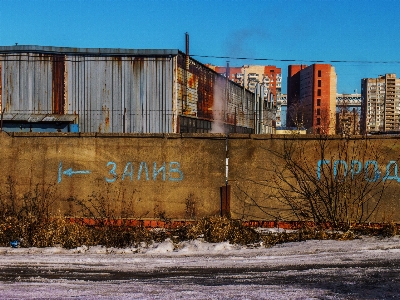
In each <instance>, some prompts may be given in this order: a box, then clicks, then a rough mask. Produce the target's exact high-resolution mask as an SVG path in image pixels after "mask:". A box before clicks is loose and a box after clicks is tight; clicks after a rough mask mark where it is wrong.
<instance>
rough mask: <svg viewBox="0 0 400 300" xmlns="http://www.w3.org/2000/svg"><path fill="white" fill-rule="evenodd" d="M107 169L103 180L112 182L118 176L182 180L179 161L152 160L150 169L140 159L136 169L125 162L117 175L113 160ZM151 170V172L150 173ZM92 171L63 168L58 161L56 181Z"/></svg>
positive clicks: (130, 163)
mask: <svg viewBox="0 0 400 300" xmlns="http://www.w3.org/2000/svg"><path fill="white" fill-rule="evenodd" d="M106 167H107V168H108V171H107V173H106V176H105V177H104V179H105V181H107V182H109V183H112V182H115V181H116V180H117V179H118V178H121V180H130V181H133V180H134V179H137V180H140V179H144V180H146V181H148V180H150V175H151V179H152V180H154V181H156V180H157V178H161V180H162V181H166V180H167V175H168V180H169V181H182V180H183V172H182V171H181V170H180V167H181V165H180V164H179V162H175V161H173V162H170V163H168V164H167V163H166V162H163V163H162V165H161V166H160V165H159V166H157V163H156V162H154V163H153V166H152V170H150V168H149V166H148V165H147V163H146V162H144V161H142V162H140V163H139V165H138V168H137V171H135V168H134V166H133V163H132V162H128V163H126V164H125V167H124V170H123V172H122V174H121V173H120V174H121V175H120V176H119V175H118V173H117V163H116V162H113V161H109V162H108V163H107V165H106ZM151 171H152V173H150V172H151ZM91 173H92V172H91V171H90V170H73V169H72V168H69V169H67V170H63V163H62V162H61V161H60V163H59V165H58V183H61V181H62V177H63V175H65V176H68V177H72V176H73V175H90V174H91Z"/></svg>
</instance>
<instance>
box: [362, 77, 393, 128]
mask: <svg viewBox="0 0 400 300" xmlns="http://www.w3.org/2000/svg"><path fill="white" fill-rule="evenodd" d="M361 99H362V106H361V131H362V133H378V132H400V79H398V78H396V74H385V75H380V76H378V77H377V78H363V79H361Z"/></svg>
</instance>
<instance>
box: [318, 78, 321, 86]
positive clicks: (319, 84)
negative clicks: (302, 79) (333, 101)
mask: <svg viewBox="0 0 400 300" xmlns="http://www.w3.org/2000/svg"><path fill="white" fill-rule="evenodd" d="M318 87H321V79H318Z"/></svg>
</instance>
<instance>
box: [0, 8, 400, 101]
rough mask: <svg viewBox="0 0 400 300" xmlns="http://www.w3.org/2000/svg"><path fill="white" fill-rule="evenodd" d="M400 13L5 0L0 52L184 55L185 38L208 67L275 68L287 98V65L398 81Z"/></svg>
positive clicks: (353, 83) (353, 86) (351, 82)
mask: <svg viewBox="0 0 400 300" xmlns="http://www.w3.org/2000/svg"><path fill="white" fill-rule="evenodd" d="M399 13H400V1H398V0H365V1H360V0H343V1H342V0H336V1H334V0H275V1H269V0H264V1H263V0H259V1H253V0H240V1H236V0H230V1H227V0H225V1H222V0H213V1H211V0H203V1H194V0H191V1H189V0H180V1H178V0H158V1H155V0H138V1H127V0H125V1H122V0H112V1H111V0H97V1H95V0H85V1H83V0H69V1H61V0H51V1H50V0H31V1H18V0H2V1H1V3H0V45H1V46H9V45H14V44H15V43H18V44H19V45H41V46H66V47H81V48H83V47H89V48H92V47H93V48H98V47H100V48H103V47H104V48H140V49H142V48H143V49H152V48H160V49H180V50H182V51H184V50H185V32H188V33H189V35H190V53H191V54H193V55H198V56H195V57H194V58H195V59H197V60H199V61H200V62H202V63H212V64H215V65H223V66H224V65H226V62H227V60H229V61H230V65H231V66H241V65H244V64H260V65H263V64H265V65H276V66H277V67H280V68H282V73H283V77H284V84H283V92H286V89H285V87H286V85H285V83H286V76H287V65H288V64H312V63H314V62H315V61H324V62H325V63H331V64H332V65H333V66H334V67H335V69H336V73H337V75H338V86H337V91H338V93H351V92H353V91H354V90H357V91H358V92H359V91H360V80H361V78H365V77H377V76H378V75H380V74H385V73H396V74H397V77H400V57H399V55H398V53H399V49H400V38H399V37H400V14H399ZM207 56H208V57H207ZM221 56H222V57H230V58H229V59H227V58H216V57H221ZM239 57H242V58H243V57H244V58H256V59H262V60H252V59H246V60H240V59H235V58H239ZM284 60H295V61H291V62H285V61H284ZM332 61H343V62H332Z"/></svg>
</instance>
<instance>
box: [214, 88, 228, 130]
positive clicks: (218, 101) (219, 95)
mask: <svg viewBox="0 0 400 300" xmlns="http://www.w3.org/2000/svg"><path fill="white" fill-rule="evenodd" d="M212 112H213V119H214V122H212V124H211V133H225V127H224V119H225V86H224V85H223V84H221V83H218V81H216V83H215V85H214V103H213V106H212Z"/></svg>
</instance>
